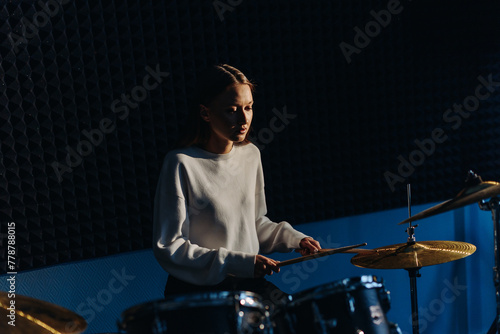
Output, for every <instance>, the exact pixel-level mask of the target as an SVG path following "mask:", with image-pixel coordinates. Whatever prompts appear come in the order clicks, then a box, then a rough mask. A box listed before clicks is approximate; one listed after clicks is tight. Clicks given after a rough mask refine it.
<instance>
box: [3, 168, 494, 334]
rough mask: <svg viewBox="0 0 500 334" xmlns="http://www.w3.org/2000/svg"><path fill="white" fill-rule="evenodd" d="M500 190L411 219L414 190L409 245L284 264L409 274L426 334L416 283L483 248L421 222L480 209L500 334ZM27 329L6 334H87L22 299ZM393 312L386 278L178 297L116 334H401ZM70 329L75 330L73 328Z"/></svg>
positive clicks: (468, 186) (471, 192)
mask: <svg viewBox="0 0 500 334" xmlns="http://www.w3.org/2000/svg"><path fill="white" fill-rule="evenodd" d="M499 194H500V183H498V182H492V181H486V182H484V181H482V179H481V178H480V177H479V176H477V175H476V174H474V173H473V172H469V174H468V177H467V180H466V182H465V188H463V189H462V191H460V192H459V193H458V194H457V195H456V196H455V197H454V198H452V199H450V200H448V201H445V202H443V203H440V204H438V205H436V206H434V207H431V208H429V209H427V210H424V211H422V212H420V213H418V214H416V215H414V216H412V215H411V189H410V187H409V186H408V213H409V217H408V218H407V219H405V220H403V221H402V222H400V223H399V224H409V225H408V228H407V229H406V232H407V234H408V237H407V241H406V242H405V243H400V244H394V245H390V246H384V247H379V248H375V249H362V248H359V247H362V246H365V245H366V243H364V244H358V245H352V246H346V247H341V248H335V249H323V250H321V251H320V252H319V253H317V254H313V255H308V256H303V257H299V258H296V259H291V260H286V261H281V262H280V264H279V265H280V266H287V265H293V264H295V263H298V262H302V261H309V260H314V259H316V258H318V257H321V256H328V255H332V254H337V253H354V254H356V255H355V256H353V257H352V258H351V263H352V264H353V265H355V266H358V267H362V268H372V269H404V270H407V271H408V274H409V279H410V297H411V309H412V329H413V334H417V333H419V322H418V302H417V278H418V277H420V273H419V270H420V269H421V268H422V267H426V266H432V265H437V264H442V263H446V262H450V261H455V260H459V259H462V258H464V257H467V256H469V255H471V254H473V253H474V252H475V250H476V247H475V246H474V245H472V244H469V243H466V242H460V241H419V242H417V241H416V238H415V228H416V227H417V226H418V225H412V223H413V222H414V221H416V220H420V219H424V218H427V217H430V216H433V215H437V214H440V213H443V212H446V211H450V210H454V209H457V208H459V207H463V206H465V205H469V204H473V203H476V202H477V203H478V204H479V206H480V208H481V209H482V210H488V211H491V213H492V219H493V223H494V238H495V240H494V241H495V243H494V247H495V267H494V274H495V275H494V283H495V289H496V301H497V313H496V316H495V319H494V321H493V324H492V326H491V328H490V330H489V332H488V334H493V333H499V334H500V331H499V329H500V316H499V315H500V264H499V263H498V262H499V261H500V250H499V247H498V245H499V244H500V240H499V238H500V212H499V207H500V200H499V199H498V197H496V196H497V195H499ZM16 298H17V299H16V307H17V311H18V312H20V313H18V315H19V314H21V321H19V322H18V324H17V325H16V327H15V330H18V331H12V329H11V328H4V327H2V326H4V325H3V324H4V323H5V322H4V321H0V332H1V333H33V334H37V333H66V334H77V333H82V332H83V331H84V330H85V329H86V323H85V320H84V319H83V318H81V317H80V316H79V315H77V314H74V313H72V312H71V311H68V310H66V309H63V308H60V307H58V306H56V305H53V304H49V303H46V302H41V301H37V300H35V299H31V298H29V297H22V296H18V297H16ZM7 307H8V298H7V296H6V295H4V294H3V293H1V294H0V316H1V317H3V318H5V316H6V315H7V314H4V313H5V312H7ZM389 309H390V298H389V292H388V291H387V290H386V288H385V284H384V282H383V280H382V279H381V278H378V277H376V276H370V275H363V276H359V277H352V278H346V279H342V280H339V281H336V282H332V283H329V284H325V285H321V286H318V287H314V288H311V289H308V290H305V291H302V292H299V293H296V294H294V295H291V296H289V297H288V299H287V301H286V302H284V303H282V304H278V305H269V304H267V303H265V302H264V301H263V299H262V297H261V296H259V295H258V294H256V293H253V292H249V291H213V292H205V293H197V294H187V295H177V296H171V297H168V298H166V299H162V300H156V301H153V302H148V303H144V304H140V305H137V306H133V307H131V308H129V309H127V310H125V311H124V312H122V315H121V319H119V320H118V323H117V327H118V331H119V332H120V333H124V334H149V333H150V334H170V333H182V334H184V333H197V334H198V333H204V334H208V333H213V334H226V333H227V334H233V333H234V334H250V333H261V334H285V333H286V334H288V333H289V334H302V333H320V334H330V333H332V334H337V333H341V334H398V333H401V330H400V329H399V326H398V325H397V324H394V323H391V322H390V321H389V320H388V318H387V316H386V314H387V312H388V311H389ZM68 324H71V326H68ZM8 330H10V331H8Z"/></svg>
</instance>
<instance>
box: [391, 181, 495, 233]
mask: <svg viewBox="0 0 500 334" xmlns="http://www.w3.org/2000/svg"><path fill="white" fill-rule="evenodd" d="M499 194H500V183H498V182H494V181H481V182H480V183H478V184H476V185H474V186H470V187H466V188H464V189H462V190H461V191H460V192H459V193H458V195H457V196H455V197H454V198H452V199H449V200H447V201H445V202H443V203H440V204H438V205H436V206H433V207H431V208H429V209H426V210H424V211H422V212H419V213H417V214H416V215H414V216H413V217H410V218H407V219H405V220H403V221H402V222H400V223H398V225H401V224H406V223H409V222H411V221H415V220H419V219H422V218H427V217H430V216H434V215H437V214H440V213H443V212H446V211H451V210H454V209H458V208H460V207H462V206H466V205H469V204H472V203H475V202H479V201H481V200H483V199H488V198H491V197H494V196H496V195H499Z"/></svg>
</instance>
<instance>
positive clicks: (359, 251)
mask: <svg viewBox="0 0 500 334" xmlns="http://www.w3.org/2000/svg"><path fill="white" fill-rule="evenodd" d="M332 249H334V248H323V249H320V250H319V251H320V252H328V251H330V250H332ZM377 252H378V250H376V249H351V248H350V249H346V250H345V251H342V252H341V253H354V254H367V253H377Z"/></svg>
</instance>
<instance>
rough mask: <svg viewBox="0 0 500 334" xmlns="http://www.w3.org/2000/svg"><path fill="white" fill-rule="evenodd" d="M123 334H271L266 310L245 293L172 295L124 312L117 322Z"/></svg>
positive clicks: (250, 294)
mask: <svg viewBox="0 0 500 334" xmlns="http://www.w3.org/2000/svg"><path fill="white" fill-rule="evenodd" d="M118 328H119V330H120V333H126V334H171V333H175V334H186V333H188V334H190V333H193V334H194V333H204V334H221V333H224V334H225V333H227V334H250V333H261V334H268V333H272V328H271V322H270V318H269V309H268V307H266V306H265V305H264V304H263V302H262V299H261V297H260V296H259V295H257V294H255V293H252V292H248V291H231V292H230V291H216V292H205V293H201V294H188V295H178V296H172V297H169V298H168V299H163V300H158V301H154V302H150V303H145V304H141V305H138V306H134V307H132V308H129V309H127V310H126V311H124V312H123V313H122V317H121V321H119V322H118Z"/></svg>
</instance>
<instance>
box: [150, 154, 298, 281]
mask: <svg viewBox="0 0 500 334" xmlns="http://www.w3.org/2000/svg"><path fill="white" fill-rule="evenodd" d="M266 212H267V208H266V201H265V195H264V176H263V173H262V164H261V159H260V152H259V149H258V148H257V147H256V146H255V145H253V144H247V145H238V146H237V145H235V146H233V149H232V150H231V152H229V153H227V154H214V153H210V152H208V151H205V150H203V149H201V148H199V147H196V146H191V147H188V148H184V149H179V150H174V151H171V152H169V153H168V154H167V156H166V157H165V160H164V164H163V167H162V170H161V173H160V178H159V182H158V187H157V189H156V197H155V205H154V229H153V250H154V254H155V256H156V259H157V260H158V262H159V263H160V265H161V266H162V267H163V268H164V269H165V270H166V271H167V272H168V273H169V274H172V275H173V276H175V277H177V278H179V279H182V280H184V281H187V282H190V283H193V284H198V285H213V284H217V283H219V282H221V281H222V280H223V279H224V278H225V277H226V276H228V275H231V276H237V277H253V275H254V264H255V256H256V255H257V254H258V253H259V252H260V253H264V254H265V253H270V252H274V251H278V252H287V251H291V250H292V249H294V248H298V247H299V243H300V240H301V239H302V238H305V237H306V235H305V234H303V233H300V232H298V231H296V230H295V229H293V227H292V226H291V225H290V224H289V223H287V222H281V223H279V224H277V223H275V222H272V221H271V220H269V218H267V217H266V216H265V215H266Z"/></svg>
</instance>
